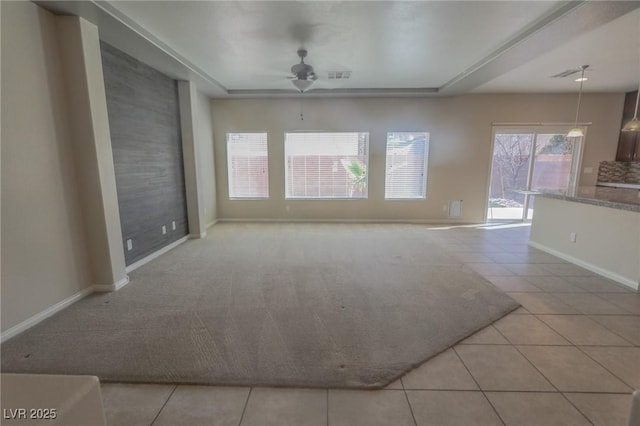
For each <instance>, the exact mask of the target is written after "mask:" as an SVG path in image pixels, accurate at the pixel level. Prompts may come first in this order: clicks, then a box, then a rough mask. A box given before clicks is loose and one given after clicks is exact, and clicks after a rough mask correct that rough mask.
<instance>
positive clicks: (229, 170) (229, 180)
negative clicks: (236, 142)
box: [225, 131, 270, 201]
mask: <svg viewBox="0 0 640 426" xmlns="http://www.w3.org/2000/svg"><path fill="white" fill-rule="evenodd" d="M234 134H240V135H253V134H257V135H265V140H266V149H267V168H266V173H267V194H266V195H265V196H246V197H243V196H233V197H232V196H231V173H232V171H231V152H230V151H229V140H230V139H229V138H230V136H231V135H234ZM225 149H226V151H227V152H226V154H227V196H228V198H229V200H232V201H242V200H267V199H269V192H270V191H269V186H270V184H269V179H270V177H269V175H270V173H269V135H268V133H267V132H259V131H251V132H243V131H235V132H227V134H226V144H225Z"/></svg>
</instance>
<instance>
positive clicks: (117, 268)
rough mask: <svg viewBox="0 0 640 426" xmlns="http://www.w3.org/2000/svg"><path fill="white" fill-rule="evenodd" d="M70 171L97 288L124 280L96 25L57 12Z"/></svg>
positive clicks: (124, 282)
mask: <svg viewBox="0 0 640 426" xmlns="http://www.w3.org/2000/svg"><path fill="white" fill-rule="evenodd" d="M57 25H58V37H59V42H60V46H63V47H64V48H62V49H60V52H61V63H62V68H63V71H64V72H63V74H64V83H65V94H66V97H67V102H68V106H69V117H70V120H69V121H70V122H69V126H70V133H71V138H72V140H73V146H74V160H75V163H76V177H77V181H78V188H79V192H80V198H81V203H82V209H83V221H84V228H85V230H86V234H87V240H88V245H89V247H88V250H89V253H90V257H91V266H92V268H91V269H92V275H93V284H94V286H95V288H96V289H97V290H107V291H108V290H116V289H117V288H119V287H121V286H123V285H125V284H126V283H128V280H129V278H128V276H127V274H126V271H125V261H124V248H123V243H122V228H121V225H120V213H119V209H118V197H117V193H116V178H115V170H114V165H113V152H112V149H111V134H110V132H109V116H108V113H107V98H106V93H105V87H104V77H103V74H102V59H101V55H100V41H99V37H98V28H97V27H96V26H95V25H93V24H92V23H90V22H88V21H86V20H84V19H82V18H79V17H77V16H60V17H57Z"/></svg>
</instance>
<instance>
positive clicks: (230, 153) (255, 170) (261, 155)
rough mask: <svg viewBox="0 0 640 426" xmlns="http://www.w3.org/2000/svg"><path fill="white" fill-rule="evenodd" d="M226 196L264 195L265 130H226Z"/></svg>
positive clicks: (266, 183)
mask: <svg viewBox="0 0 640 426" xmlns="http://www.w3.org/2000/svg"><path fill="white" fill-rule="evenodd" d="M227 171H228V175H229V198H230V199H234V198H268V197H269V162H268V156H267V134H266V133H228V134H227Z"/></svg>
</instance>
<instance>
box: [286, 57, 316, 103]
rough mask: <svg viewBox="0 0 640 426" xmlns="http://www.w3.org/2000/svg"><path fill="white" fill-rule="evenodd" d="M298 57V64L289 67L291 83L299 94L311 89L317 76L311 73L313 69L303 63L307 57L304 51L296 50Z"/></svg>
mask: <svg viewBox="0 0 640 426" xmlns="http://www.w3.org/2000/svg"><path fill="white" fill-rule="evenodd" d="M298 56H299V57H300V63H299V64H295V65H294V66H292V67H291V73H292V74H293V76H291V77H290V78H291V83H293V85H294V86H295V87H296V89H298V90H299V91H300V93H302V92H304V91H306V90H308V89H309V87H311V85H312V84H313V82H314V81H316V80H317V79H318V76H317V75H316V74H315V72H314V71H313V67H312V66H311V65H309V64H306V63H305V62H304V58H305V57H306V56H307V50H306V49H298Z"/></svg>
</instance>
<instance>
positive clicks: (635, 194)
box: [539, 186, 640, 213]
mask: <svg viewBox="0 0 640 426" xmlns="http://www.w3.org/2000/svg"><path fill="white" fill-rule="evenodd" d="M539 194H540V195H542V196H543V197H548V198H555V199H558V200H566V201H575V202H577V203H584V204H592V205H594V206H601V207H610V208H612V209H618V210H628V211H632V212H639V213H640V191H639V190H637V189H629V188H611V187H606V186H581V187H579V188H578V189H577V190H576V194H575V195H567V194H566V193H564V192H553V191H540V192H539Z"/></svg>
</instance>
